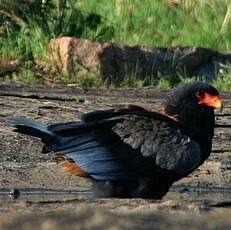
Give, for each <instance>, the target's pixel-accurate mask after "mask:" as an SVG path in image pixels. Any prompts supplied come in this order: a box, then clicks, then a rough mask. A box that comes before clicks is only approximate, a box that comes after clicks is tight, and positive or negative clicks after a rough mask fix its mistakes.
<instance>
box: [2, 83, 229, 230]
mask: <svg viewBox="0 0 231 230" xmlns="http://www.w3.org/2000/svg"><path fill="white" fill-rule="evenodd" d="M165 94H166V92H165V91H161V90H159V89H157V88H152V87H148V88H141V89H86V88H78V87H75V86H71V87H67V86H66V87H64V86H30V85H25V84H22V83H12V82H3V83H0V106H1V109H0V150H1V152H0V229H89V228H92V229H166V228H171V229H186V228H188V229H201V228H204V229H231V218H230V217H231V171H230V170H231V142H230V141H231V128H216V132H215V137H214V145H213V151H212V154H211V156H210V157H209V159H208V160H207V161H206V162H205V163H204V164H203V165H202V166H201V167H200V168H199V169H197V170H196V171H195V172H194V173H193V174H192V175H190V176H188V177H187V178H185V179H183V180H181V181H179V182H177V183H176V184H175V185H174V187H173V189H172V190H171V191H170V192H169V193H168V194H167V195H166V196H165V197H164V198H163V199H162V200H144V199H96V198H94V197H93V196H92V195H90V194H89V193H88V194H85V193H80V194H74V193H76V191H83V190H86V189H87V190H88V189H89V185H90V184H89V182H87V181H85V179H81V178H78V177H74V176H69V175H66V174H65V173H63V172H62V171H61V170H60V169H59V168H58V167H57V165H56V163H55V162H54V160H53V158H52V154H41V146H42V145H41V143H40V141H39V140H38V139H36V138H32V137H29V136H25V135H21V134H17V133H14V132H12V128H11V127H9V126H8V125H7V124H6V122H5V118H7V117H10V116H16V115H22V116H28V117H32V118H35V119H38V120H41V121H44V122H59V121H71V120H78V119H79V118H80V116H81V114H83V113H85V112H88V111H90V110H93V109H100V108H110V107H112V106H113V105H115V104H121V103H134V104H137V105H140V106H143V107H145V108H149V109H153V110H155V109H158V108H159V107H160V105H161V101H162V98H163V96H164V95H165ZM222 96H223V100H224V110H223V112H219V111H218V113H217V123H219V124H224V125H229V124H230V122H229V121H230V117H231V101H230V98H231V94H229V93H223V94H222ZM10 188H17V189H19V190H20V191H21V196H20V197H19V199H17V200H13V199H12V198H10V197H8V196H7V192H8V191H9V189H10ZM48 189H51V190H49V191H50V194H48V192H49V191H48ZM51 191H52V192H53V193H51ZM63 191H66V193H65V194H60V192H63ZM33 192H34V194H32V193H33ZM68 192H69V193H68ZM71 192H73V193H71Z"/></svg>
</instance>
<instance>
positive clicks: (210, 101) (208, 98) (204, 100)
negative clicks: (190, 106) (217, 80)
mask: <svg viewBox="0 0 231 230" xmlns="http://www.w3.org/2000/svg"><path fill="white" fill-rule="evenodd" d="M198 104H201V105H207V106H210V107H213V108H216V109H217V108H220V109H222V100H221V96H220V95H211V94H209V93H206V92H205V93H204V94H203V95H202V96H200V97H199V102H198Z"/></svg>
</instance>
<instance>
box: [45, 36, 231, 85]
mask: <svg viewBox="0 0 231 230" xmlns="http://www.w3.org/2000/svg"><path fill="white" fill-rule="evenodd" d="M48 57H49V63H51V64H52V66H53V67H54V68H56V69H57V70H59V71H62V72H66V73H71V74H76V76H78V73H79V72H82V71H85V73H86V74H87V73H89V72H94V73H96V74H98V75H99V76H101V77H102V79H103V80H106V79H109V78H113V79H118V80H120V79H121V80H122V79H123V78H124V77H126V76H128V75H131V74H135V75H136V76H137V77H139V78H140V79H144V78H145V77H146V76H156V77H158V76H173V75H176V74H179V73H180V74H183V75H187V76H199V77H201V78H203V79H205V80H208V81H211V80H213V79H214V78H215V77H216V76H217V75H218V73H219V72H220V71H221V70H222V68H223V66H224V65H226V64H230V63H231V54H228V53H222V52H218V51H214V50H211V49H207V48H202V47H194V46H185V47H182V46H177V47H169V48H165V47H146V46H128V45H119V44H113V43H99V42H93V41H89V40H86V39H79V38H74V37H61V38H56V39H52V40H51V41H50V43H49V45H48Z"/></svg>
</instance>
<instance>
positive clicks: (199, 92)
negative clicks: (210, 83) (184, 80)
mask: <svg viewBox="0 0 231 230" xmlns="http://www.w3.org/2000/svg"><path fill="white" fill-rule="evenodd" d="M195 94H196V96H197V97H202V96H203V92H201V91H196V92H195Z"/></svg>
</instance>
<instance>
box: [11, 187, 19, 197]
mask: <svg viewBox="0 0 231 230" xmlns="http://www.w3.org/2000/svg"><path fill="white" fill-rule="evenodd" d="M9 197H11V198H13V199H14V200H16V199H18V198H19V197H20V191H19V190H18V189H15V188H12V189H11V190H10V192H9Z"/></svg>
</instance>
